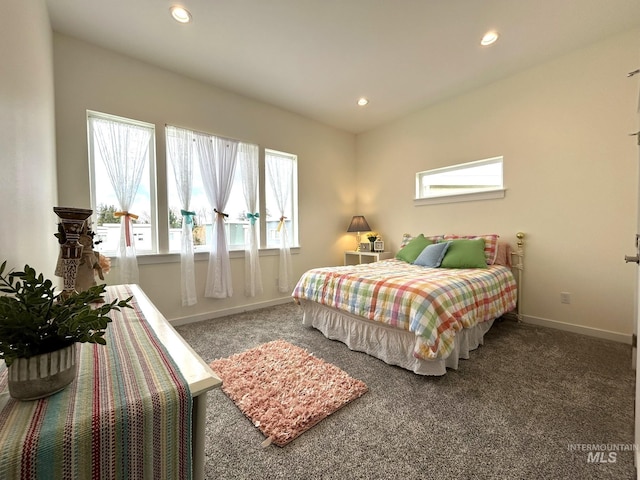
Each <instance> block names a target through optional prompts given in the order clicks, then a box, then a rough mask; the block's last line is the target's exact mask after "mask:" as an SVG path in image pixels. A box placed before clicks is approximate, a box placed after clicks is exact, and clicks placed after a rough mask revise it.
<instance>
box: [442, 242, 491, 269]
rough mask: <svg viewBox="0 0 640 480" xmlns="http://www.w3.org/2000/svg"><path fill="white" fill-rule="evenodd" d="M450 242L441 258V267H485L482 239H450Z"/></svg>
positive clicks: (485, 259)
mask: <svg viewBox="0 0 640 480" xmlns="http://www.w3.org/2000/svg"><path fill="white" fill-rule="evenodd" d="M450 242H451V244H450V245H449V248H448V249H447V253H446V255H445V256H444V258H443V259H442V263H441V264H440V267H442V268H487V257H486V256H485V254H484V239H482V238H478V239H477V240H467V239H458V240H450Z"/></svg>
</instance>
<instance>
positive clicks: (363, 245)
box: [360, 242, 371, 252]
mask: <svg viewBox="0 0 640 480" xmlns="http://www.w3.org/2000/svg"><path fill="white" fill-rule="evenodd" d="M360 251H361V252H370V251H371V242H360Z"/></svg>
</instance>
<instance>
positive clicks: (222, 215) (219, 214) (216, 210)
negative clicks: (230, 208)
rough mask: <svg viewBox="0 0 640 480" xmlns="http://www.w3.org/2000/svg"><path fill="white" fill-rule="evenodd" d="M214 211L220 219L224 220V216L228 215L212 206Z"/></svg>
mask: <svg viewBox="0 0 640 480" xmlns="http://www.w3.org/2000/svg"><path fill="white" fill-rule="evenodd" d="M213 211H214V212H216V214H217V215H218V218H220V217H223V218H222V219H223V220H224V219H225V218H228V217H229V214H228V213H224V212H219V211H218V209H216V208H214V209H213Z"/></svg>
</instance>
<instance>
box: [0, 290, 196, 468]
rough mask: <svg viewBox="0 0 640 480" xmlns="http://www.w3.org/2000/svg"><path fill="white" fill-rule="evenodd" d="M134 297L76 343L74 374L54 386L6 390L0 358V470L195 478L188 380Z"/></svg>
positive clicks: (119, 293) (123, 293)
mask: <svg viewBox="0 0 640 480" xmlns="http://www.w3.org/2000/svg"><path fill="white" fill-rule="evenodd" d="M108 294H109V296H110V297H111V298H115V297H117V298H119V299H124V298H127V297H129V296H130V295H131V292H130V290H129V289H128V287H126V286H118V287H108ZM109 296H107V301H109ZM132 305H133V307H134V309H123V310H122V312H111V314H110V315H109V316H110V317H111V319H112V320H113V321H112V323H110V324H109V327H108V329H107V333H106V335H105V339H106V340H107V345H106V346H101V345H93V344H81V346H80V348H79V350H78V354H79V355H78V357H79V363H78V373H77V378H76V379H75V380H74V381H73V382H72V383H71V384H70V385H69V386H67V387H66V388H65V389H64V390H62V391H61V392H59V393H56V394H55V395H52V396H50V397H48V398H45V399H41V400H36V401H31V402H20V401H17V400H14V399H12V398H10V397H9V391H8V387H7V371H6V367H5V365H4V362H2V365H1V366H0V478H2V479H5V478H6V479H16V480H17V479H36V478H38V479H45V478H50V479H56V480H58V479H85V478H86V479H89V478H91V479H115V478H123V479H124V478H126V479H141V478H162V479H190V478H191V475H192V472H191V439H192V436H191V415H192V411H191V408H192V407H191V405H192V400H191V394H190V392H189V388H188V386H187V384H186V381H185V380H184V378H183V377H182V374H181V373H180V371H179V370H178V368H177V365H176V364H175V363H174V361H173V359H172V358H171V356H170V355H169V354H168V352H167V350H166V349H165V347H164V346H163V345H162V344H161V343H160V341H159V340H158V337H157V336H156V334H155V332H154V331H153V330H152V329H151V327H150V325H149V323H148V322H147V321H146V319H145V318H144V316H143V315H142V314H141V312H140V311H139V309H138V305H137V303H136V302H135V298H134V300H133V302H132Z"/></svg>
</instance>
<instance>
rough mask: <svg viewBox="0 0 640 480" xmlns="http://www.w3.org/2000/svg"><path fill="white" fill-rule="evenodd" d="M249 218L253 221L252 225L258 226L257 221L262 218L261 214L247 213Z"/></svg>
mask: <svg viewBox="0 0 640 480" xmlns="http://www.w3.org/2000/svg"><path fill="white" fill-rule="evenodd" d="M247 218H248V219H249V220H250V221H251V225H255V224H256V220H257V219H258V218H260V213H259V212H256V213H247Z"/></svg>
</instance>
